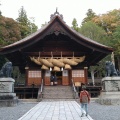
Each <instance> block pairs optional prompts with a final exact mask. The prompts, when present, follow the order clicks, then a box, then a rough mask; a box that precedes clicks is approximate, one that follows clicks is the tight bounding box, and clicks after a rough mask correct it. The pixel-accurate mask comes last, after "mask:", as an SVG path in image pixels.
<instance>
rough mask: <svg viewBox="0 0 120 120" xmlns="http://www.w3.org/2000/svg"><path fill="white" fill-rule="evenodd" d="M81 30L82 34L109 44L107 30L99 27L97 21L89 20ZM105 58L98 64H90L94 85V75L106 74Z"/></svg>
mask: <svg viewBox="0 0 120 120" xmlns="http://www.w3.org/2000/svg"><path fill="white" fill-rule="evenodd" d="M79 32H80V33H81V34H83V35H84V36H86V37H88V38H90V39H92V40H94V41H97V42H99V43H101V44H106V45H108V43H109V42H107V40H106V39H107V36H106V34H105V33H106V32H105V30H104V29H102V28H101V27H99V26H98V25H96V24H95V23H93V22H91V21H88V22H86V23H84V24H83V25H82V26H81V28H80V29H79ZM104 63H105V59H103V60H102V61H100V62H99V63H98V64H97V66H90V68H89V72H90V73H91V78H92V81H93V85H94V75H95V74H97V76H99V77H102V76H103V75H104V74H105V69H104V68H105V66H104Z"/></svg>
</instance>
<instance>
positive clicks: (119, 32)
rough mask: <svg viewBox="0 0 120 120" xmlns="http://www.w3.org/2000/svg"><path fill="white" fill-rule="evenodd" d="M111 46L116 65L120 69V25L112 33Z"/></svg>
mask: <svg viewBox="0 0 120 120" xmlns="http://www.w3.org/2000/svg"><path fill="white" fill-rule="evenodd" d="M111 46H112V47H113V48H114V54H115V58H116V61H117V66H118V69H119V70H120V26H118V27H117V28H116V29H115V32H114V33H113V40H112V41H111Z"/></svg>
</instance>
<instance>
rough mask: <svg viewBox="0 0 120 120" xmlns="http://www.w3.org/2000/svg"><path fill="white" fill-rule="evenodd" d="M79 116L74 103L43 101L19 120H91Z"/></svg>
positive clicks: (78, 106)
mask: <svg viewBox="0 0 120 120" xmlns="http://www.w3.org/2000/svg"><path fill="white" fill-rule="evenodd" d="M81 114H82V113H81V107H80V105H79V104H78V103H77V102H76V101H46V102H45V101H43V102H40V103H38V104H37V105H36V106H35V107H33V108H32V109H31V110H29V111H28V112H27V113H26V114H24V115H23V116H22V117H21V118H20V119H19V120H93V119H92V118H91V117H90V116H89V115H88V116H84V117H81Z"/></svg>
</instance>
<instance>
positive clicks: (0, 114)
mask: <svg viewBox="0 0 120 120" xmlns="http://www.w3.org/2000/svg"><path fill="white" fill-rule="evenodd" d="M36 104H37V103H35V102H30V103H28V102H25V103H21V102H20V103H18V105H17V106H14V107H0V120H18V119H19V118H20V117H22V116H23V115H24V114H25V113H26V112H27V111H28V110H30V109H31V108H32V107H34V106H35V105H36Z"/></svg>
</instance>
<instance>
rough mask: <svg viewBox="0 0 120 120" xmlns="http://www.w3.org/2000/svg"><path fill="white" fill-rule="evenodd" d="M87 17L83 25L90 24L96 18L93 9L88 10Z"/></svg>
mask: <svg viewBox="0 0 120 120" xmlns="http://www.w3.org/2000/svg"><path fill="white" fill-rule="evenodd" d="M86 15H87V16H86V17H85V18H84V19H83V21H82V25H83V24H85V23H87V22H89V21H91V20H92V19H93V18H94V17H95V16H96V14H95V12H93V10H92V9H88V11H87V13H86Z"/></svg>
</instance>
